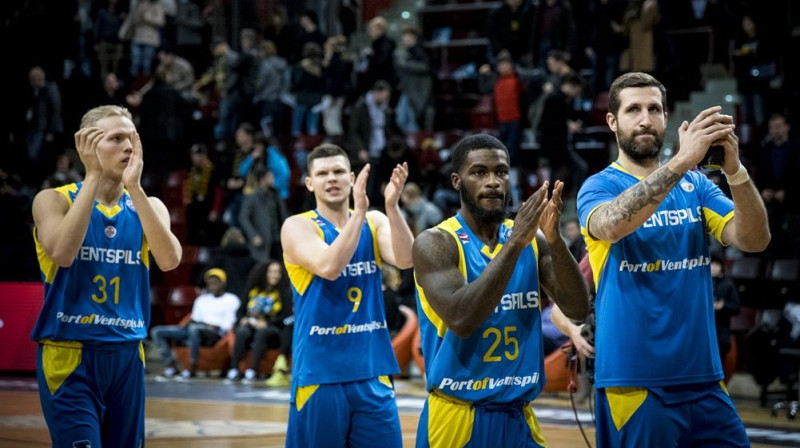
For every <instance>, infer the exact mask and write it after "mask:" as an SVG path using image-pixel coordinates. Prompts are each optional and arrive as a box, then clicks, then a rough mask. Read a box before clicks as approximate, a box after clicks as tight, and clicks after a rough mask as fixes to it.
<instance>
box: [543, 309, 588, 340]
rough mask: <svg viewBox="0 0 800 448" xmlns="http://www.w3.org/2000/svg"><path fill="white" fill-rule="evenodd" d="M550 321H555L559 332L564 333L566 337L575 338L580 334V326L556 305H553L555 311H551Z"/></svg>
mask: <svg viewBox="0 0 800 448" xmlns="http://www.w3.org/2000/svg"><path fill="white" fill-rule="evenodd" d="M550 320H551V321H553V325H555V327H556V328H558V331H560V332H562V333H564V335H566V336H568V337H569V338H573V337H574V336H575V335H576V334H579V333H580V331H581V330H580V328H581V327H580V326H579V325H575V324H574V323H573V322H572V321H571V320H570V319H569V318H568V317H567V316H565V315H564V313H563V312H562V311H561V308H559V307H558V306H556V305H553V309H552V310H551V311H550Z"/></svg>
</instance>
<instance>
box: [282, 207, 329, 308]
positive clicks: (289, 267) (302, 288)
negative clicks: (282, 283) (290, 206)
mask: <svg viewBox="0 0 800 448" xmlns="http://www.w3.org/2000/svg"><path fill="white" fill-rule="evenodd" d="M297 216H302V217H303V218H308V219H309V220H310V221H311V223H312V224H313V225H314V227H316V228H317V234H318V235H319V238H320V239H321V240H322V241H325V233H324V232H323V231H322V228H321V227H320V226H319V224H317V223H316V222H315V221H314V218H316V217H317V213H316V212H315V211H314V210H309V211H307V212H305V213H301V214H299V215H297ZM283 264H284V265H285V266H286V273H287V274H288V275H289V282H290V283H291V284H292V287H294V289H295V291H297V294H298V295H300V296H302V295H303V294H305V292H306V289H307V288H308V285H310V284H311V281H312V280H313V279H314V274H313V273H312V272H311V271H309V270H308V269H306V268H304V267H302V266H300V265H299V264H292V263H289V262H287V261H286V255H284V256H283Z"/></svg>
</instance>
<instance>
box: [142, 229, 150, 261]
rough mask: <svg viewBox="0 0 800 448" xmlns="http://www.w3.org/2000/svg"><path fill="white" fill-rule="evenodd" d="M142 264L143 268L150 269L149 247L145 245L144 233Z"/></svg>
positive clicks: (143, 237)
mask: <svg viewBox="0 0 800 448" xmlns="http://www.w3.org/2000/svg"><path fill="white" fill-rule="evenodd" d="M142 232H144V231H142ZM142 263H144V267H146V268H147V269H148V270H149V269H150V245H149V244H148V243H147V238H146V237H145V236H144V233H142Z"/></svg>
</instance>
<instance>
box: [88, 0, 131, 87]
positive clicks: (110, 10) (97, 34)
mask: <svg viewBox="0 0 800 448" xmlns="http://www.w3.org/2000/svg"><path fill="white" fill-rule="evenodd" d="M104 3H105V4H104V5H103V7H102V8H100V10H99V11H97V18H96V19H95V21H94V38H95V45H94V49H95V51H96V52H97V61H98V62H99V63H100V77H101V78H104V79H105V77H106V76H107V75H108V74H109V73H119V61H121V60H122V42H120V40H119V27H120V26H121V25H122V21H123V20H125V16H126V15H127V12H126V11H124V10H123V8H122V6H121V5H120V4H119V0H104Z"/></svg>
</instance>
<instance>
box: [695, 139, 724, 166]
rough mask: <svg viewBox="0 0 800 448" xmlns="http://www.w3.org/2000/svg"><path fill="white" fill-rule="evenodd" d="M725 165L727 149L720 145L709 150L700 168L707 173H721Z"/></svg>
mask: <svg viewBox="0 0 800 448" xmlns="http://www.w3.org/2000/svg"><path fill="white" fill-rule="evenodd" d="M724 164H725V148H724V147H722V146H719V145H715V146H712V147H710V148H708V152H706V156H705V157H704V158H703V161H702V162H700V168H702V169H704V170H706V171H720V170H722V166H723V165H724Z"/></svg>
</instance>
